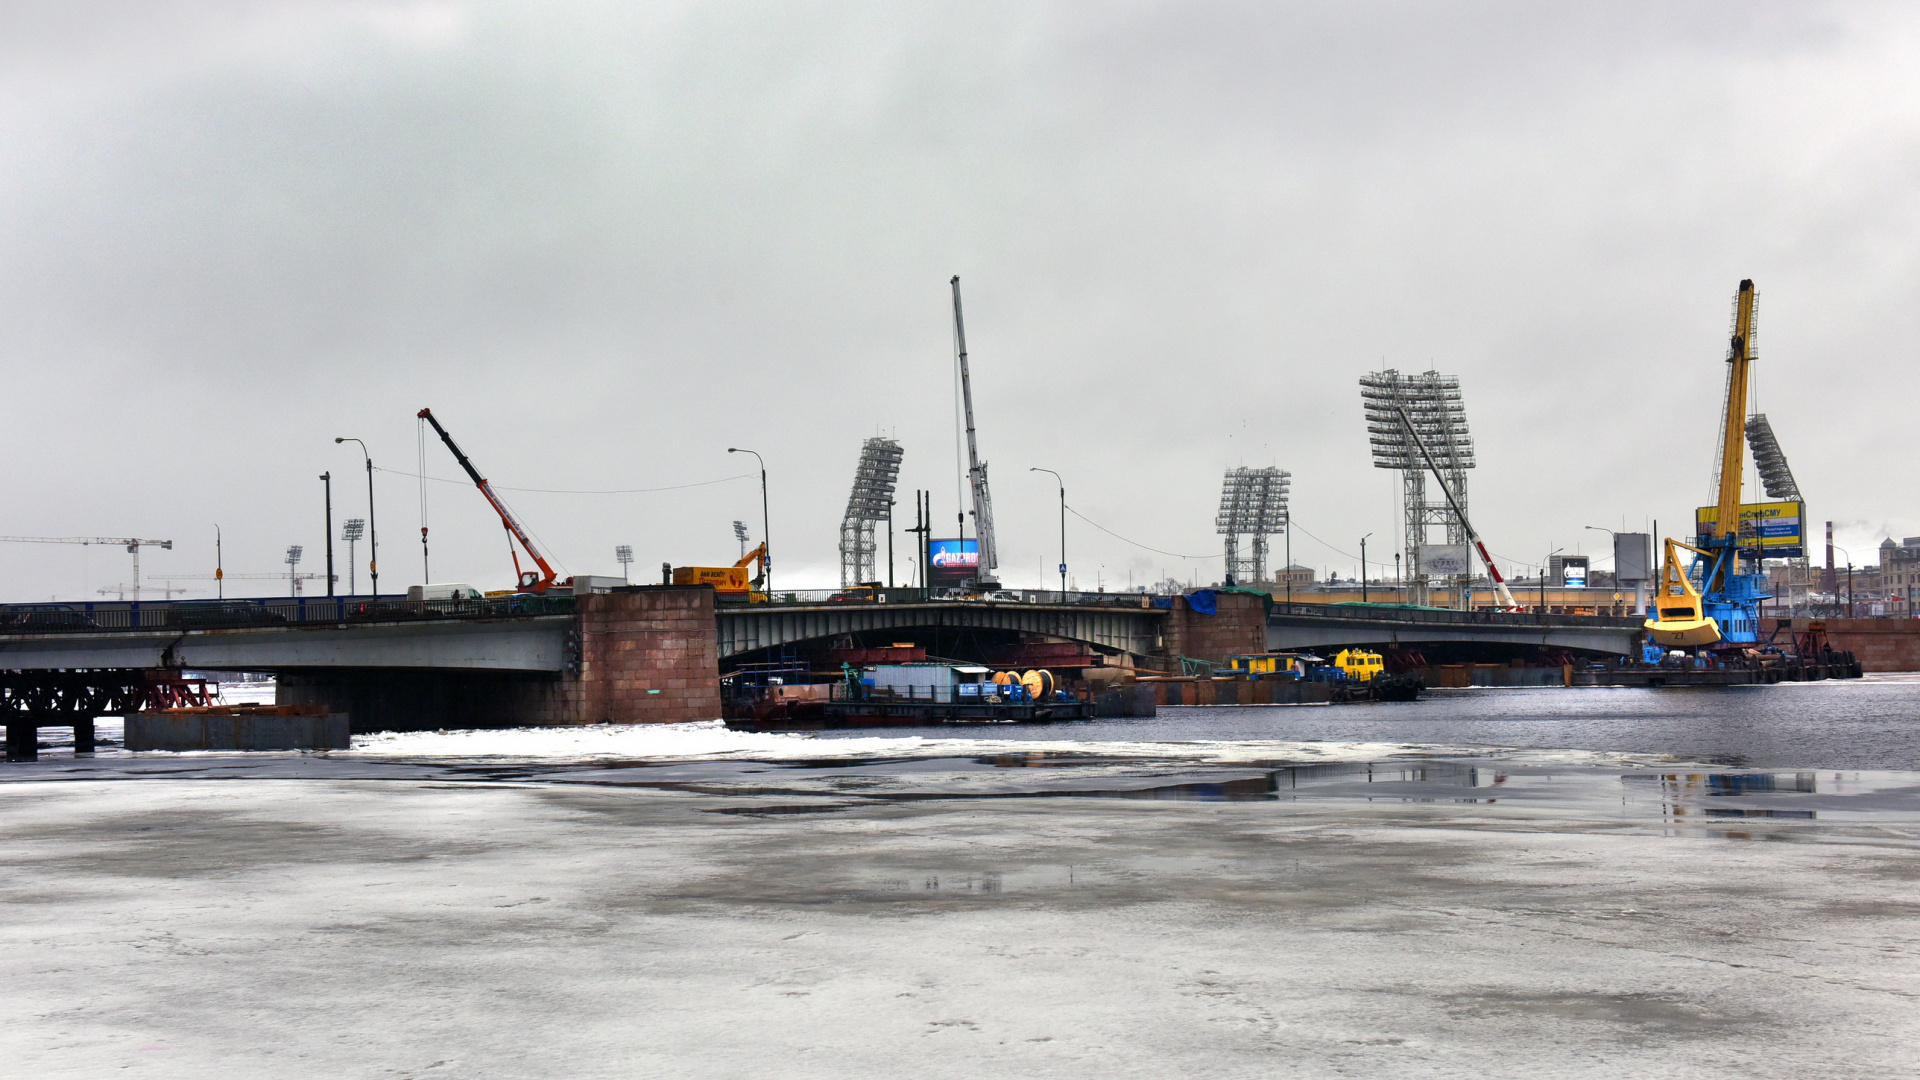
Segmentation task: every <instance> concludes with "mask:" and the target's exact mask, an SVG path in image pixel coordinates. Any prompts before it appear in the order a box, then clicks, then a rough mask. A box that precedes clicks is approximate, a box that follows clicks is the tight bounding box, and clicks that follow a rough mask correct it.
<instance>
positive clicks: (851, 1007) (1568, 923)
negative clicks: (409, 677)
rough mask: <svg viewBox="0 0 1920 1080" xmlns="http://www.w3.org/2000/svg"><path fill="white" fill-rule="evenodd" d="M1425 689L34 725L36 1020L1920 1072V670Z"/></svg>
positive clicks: (506, 1054)
mask: <svg viewBox="0 0 1920 1080" xmlns="http://www.w3.org/2000/svg"><path fill="white" fill-rule="evenodd" d="M1701 702H1704V703H1705V704H1704V705H1702V704H1699V703H1701ZM1390 708H1391V707H1387V706H1381V707H1352V708H1337V709H1329V708H1321V709H1291V710H1287V709H1277V710H1276V709H1241V710H1232V709H1223V710H1212V711H1205V710H1179V711H1171V710H1170V711H1169V712H1168V713H1166V714H1164V715H1163V716H1161V717H1159V718H1155V719H1152V720H1139V721H1131V722H1121V721H1114V722H1105V723H1100V724H1092V725H1074V726H1071V727H1068V726H1063V727H1060V728H1053V729H1037V730H1025V731H1013V732H1008V731H1004V730H994V731H963V732H954V731H949V730H942V731H929V732H909V733H889V734H887V735H886V736H883V737H876V736H874V735H871V734H861V735H852V736H848V737H838V736H834V737H806V736H785V735H743V734H738V733H731V732H727V731H724V730H720V729H717V728H715V727H714V726H711V725H687V726H679V727H674V728H665V729H662V728H645V729H614V728H593V729H578V730H563V731H554V730H547V731H513V732H447V733H434V732H422V733H411V734H405V735H393V736H373V737H364V738H361V739H358V740H356V747H355V749H354V750H352V751H346V752H339V753H332V754H323V755H322V754H316V755H298V754H289V755H252V756H241V755H197V754H196V755H166V754H142V755H127V754H124V753H116V752H106V753H102V754H101V755H99V756H98V757H97V758H95V759H94V760H92V761H87V760H84V759H81V760H75V759H73V758H72V757H71V756H70V755H68V754H67V753H65V752H64V751H62V750H59V749H55V750H52V751H50V752H48V753H47V754H46V756H45V758H44V760H42V761H41V762H39V763H35V764H14V765H8V766H6V767H5V768H4V769H0V849H3V850H4V865H5V866H6V867H7V870H6V873H5V875H4V877H3V878H0V899H3V900H4V906H0V912H3V913H4V915H0V919H4V922H3V923H0V935H4V938H3V939H0V980H4V983H3V984H4V986H5V987H6V988H7V989H6V992H5V995H4V998H0V1000H4V1002H5V1006H4V1009H5V1011H4V1013H0V1055H3V1056H0V1060H5V1061H7V1062H8V1063H9V1064H8V1071H9V1074H10V1075H20V1076H36V1077H38V1076H76V1077H96V1076H102V1075H108V1074H114V1075H121V1074H127V1075H146V1076H161V1077H194V1078H208V1077H259V1076H296V1077H307V1076H313V1077H322V1076H324V1077H361V1076H365V1077H375V1076H380V1077H437V1076H446V1077H559V1076H565V1077H634V1076H662V1077H666V1076H673V1077H689V1076H690V1077H736V1076H738V1077H747V1076H753V1077H760V1076H779V1077H840V1076H874V1077H892V1076H903V1077H904V1076H924V1075H934V1074H938V1075H956V1076H1009V1077H1012V1076H1021V1077H1024V1076H1069V1077H1081V1076H1086V1077H1095V1076H1097V1077H1135V1076H1138V1077H1147V1076H1153V1077H1166V1076H1250V1077H1251V1076H1260V1077H1269V1076H1275V1075H1286V1076H1306V1077H1321V1076H1325V1077H1333V1076H1348V1077H1352V1076H1380V1077H1421V1076H1448V1077H1452V1076H1460V1077H1466V1076H1473V1077H1528V1078H1537V1077H1541V1076H1554V1077H1562V1076H1594V1077H1601V1076H1605V1077H1613V1076H1623V1077H1624V1076H1632V1077H1644V1076H1676V1077H1691V1076H1703V1075H1716V1076H1717V1075H1739V1076H1743V1077H1776V1076H1777V1077H1795V1078H1801V1077H1825V1076H1833V1077H1841V1076H1845V1077H1850V1078H1856V1077H1895V1076H1910V1075H1912V1074H1913V1065H1912V1061H1913V1057H1914V1055H1913V1052H1912V1049H1911V1048H1912V1046H1913V1045H1915V1040H1916V1037H1920V963H1917V962H1916V961H1917V952H1920V942H1916V938H1917V937H1920V901H1916V899H1915V895H1914V890H1915V885H1916V882H1917V881H1920V850H1916V849H1917V848H1920V762H1917V761H1916V755H1915V751H1914V741H1913V739H1912V738H1911V735H1910V734H1909V733H1910V732H1911V731H1912V730H1914V728H1915V720H1914V718H1915V716H1916V714H1920V685H1915V684H1912V683H1908V682H1904V681H1902V680H1898V679H1893V680H1877V681H1873V682H1871V683H1861V684H1852V685H1848V684H1829V685H1825V686H1822V685H1815V686H1781V687H1771V688H1764V689H1755V690H1742V691H1738V692H1725V691H1722V692H1718V694H1717V695H1716V696H1713V697H1706V696H1703V695H1700V694H1698V693H1696V692H1692V691H1638V690H1609V691H1488V692H1482V693H1477V694H1476V693H1462V694H1454V695H1436V696H1435V698H1433V699H1432V700H1431V701H1429V702H1423V703H1421V704H1419V705H1416V706H1412V707H1409V708H1408V709H1406V710H1404V711H1400V712H1398V713H1394V712H1390V711H1389V709H1390ZM1009 735H1012V736H1018V737H1014V738H1009V737H1008V736H1009Z"/></svg>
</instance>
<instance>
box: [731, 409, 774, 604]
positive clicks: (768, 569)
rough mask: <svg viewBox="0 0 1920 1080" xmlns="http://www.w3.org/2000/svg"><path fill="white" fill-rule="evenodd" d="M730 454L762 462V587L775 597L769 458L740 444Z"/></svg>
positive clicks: (733, 447)
mask: <svg viewBox="0 0 1920 1080" xmlns="http://www.w3.org/2000/svg"><path fill="white" fill-rule="evenodd" d="M727 453H729V454H752V455H753V460H755V461H757V462H759V463H760V543H761V544H762V545H764V546H765V547H766V549H767V550H766V552H765V553H764V554H762V555H761V556H760V587H761V588H763V589H765V590H766V591H767V598H768V599H772V598H773V534H772V528H771V525H770V522H769V521H768V515H767V459H766V458H763V457H761V456H760V454H759V453H758V452H757V451H754V450H746V449H743V448H741V447H738V446H729V447H727Z"/></svg>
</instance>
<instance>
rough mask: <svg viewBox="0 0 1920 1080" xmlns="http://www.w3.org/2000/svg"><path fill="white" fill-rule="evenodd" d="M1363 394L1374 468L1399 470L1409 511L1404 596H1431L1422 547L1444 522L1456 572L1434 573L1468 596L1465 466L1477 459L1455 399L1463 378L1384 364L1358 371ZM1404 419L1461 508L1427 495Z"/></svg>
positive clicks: (1415, 599)
mask: <svg viewBox="0 0 1920 1080" xmlns="http://www.w3.org/2000/svg"><path fill="white" fill-rule="evenodd" d="M1360 399H1361V401H1362V402H1363V403H1364V404H1365V406H1366V411H1367V438H1368V441H1369V442H1370V443H1371V444H1372V445H1373V467H1374V468H1376V469H1398V470H1399V471H1400V483H1401V508H1402V510H1403V511H1404V513H1405V515H1406V536H1405V541H1404V544H1405V549H1406V550H1405V559H1406V562H1405V565H1406V567H1407V571H1406V588H1407V602H1409V603H1413V604H1425V603H1427V602H1428V589H1429V587H1430V585H1431V584H1432V583H1433V582H1434V581H1435V578H1436V575H1435V574H1434V573H1432V572H1431V571H1430V569H1429V567H1428V566H1427V560H1426V559H1425V558H1424V557H1423V554H1422V549H1423V548H1427V547H1429V546H1430V544H1429V537H1428V533H1429V530H1430V529H1431V528H1432V527H1433V526H1442V527H1444V528H1445V529H1446V537H1447V538H1446V544H1447V545H1448V547H1449V548H1451V549H1453V550H1452V551H1450V552H1449V559H1448V561H1449V562H1450V563H1451V564H1452V566H1453V567H1454V568H1455V571H1456V572H1454V573H1451V574H1447V575H1444V576H1442V577H1440V578H1439V580H1441V581H1443V582H1445V583H1446V584H1449V585H1451V586H1453V595H1454V598H1455V602H1456V603H1458V602H1460V599H1461V598H1462V597H1464V596H1465V595H1466V587H1467V584H1468V582H1469V580H1470V575H1469V574H1468V573H1467V572H1466V571H1467V569H1468V568H1469V567H1470V565H1471V564H1470V562H1469V560H1468V556H1467V553H1466V546H1467V544H1468V543H1469V540H1470V538H1469V536H1468V534H1467V528H1466V523H1465V522H1463V521H1462V520H1461V517H1462V516H1463V515H1464V514H1465V513H1466V509H1467V470H1468V469H1471V468H1473V467H1474V465H1475V461H1474V456H1473V437H1472V436H1471V435H1469V434H1468V433H1467V410H1466V406H1465V404H1463V403H1462V402H1461V399H1460V380H1459V379H1458V378H1455V377H1454V376H1451V375H1442V374H1440V373H1439V372H1437V371H1426V372H1422V373H1420V374H1418V375H1413V374H1402V373H1400V372H1399V371H1396V370H1395V369H1393V368H1388V369H1386V370H1385V371H1376V372H1373V373H1371V374H1368V375H1363V376H1361V378H1360ZM1403 410H1404V411H1403ZM1409 422H1410V423H1411V424H1412V425H1413V428H1414V431H1417V432H1418V434H1419V442H1420V443H1424V444H1425V446H1426V451H1427V453H1428V454H1430V455H1432V457H1433V465H1434V470H1435V471H1436V472H1438V473H1440V474H1441V475H1442V476H1444V477H1445V478H1446V486H1447V487H1448V488H1450V489H1451V490H1452V492H1453V497H1454V498H1455V499H1456V500H1458V502H1459V504H1460V512H1459V513H1455V512H1454V511H1453V509H1452V508H1451V507H1449V506H1448V505H1447V502H1446V499H1445V498H1444V497H1443V498H1442V499H1441V500H1440V501H1438V502H1429V501H1428V500H1427V468H1426V462H1425V460H1424V459H1423V458H1422V456H1421V453H1420V450H1419V446H1418V445H1417V444H1416V442H1415V439H1414V437H1413V432H1410V431H1408V424H1409Z"/></svg>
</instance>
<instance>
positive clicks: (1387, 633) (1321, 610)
mask: <svg viewBox="0 0 1920 1080" xmlns="http://www.w3.org/2000/svg"><path fill="white" fill-rule="evenodd" d="M1643 621H1644V620H1643V619H1642V618H1641V617H1640V616H1637V615H1635V616H1625V617H1622V616H1608V615H1552V614H1540V613H1534V612H1506V611H1445V610H1439V609H1434V608H1412V607H1398V606H1391V605H1385V604H1381V605H1370V604H1285V603H1276V604H1274V605H1273V607H1272V610H1270V611H1269V612H1268V613H1267V648H1268V649H1269V650H1272V651H1276V652H1290V651H1295V650H1313V649H1339V648H1345V647H1347V646H1365V647H1368V648H1383V649H1402V648H1423V647H1429V646H1435V645H1447V646H1454V647H1456V649H1455V651H1471V650H1472V649H1473V648H1474V647H1476V646H1481V647H1485V646H1493V647H1505V648H1510V649H1546V650H1554V651H1572V652H1587V653H1602V654H1607V655H1612V656H1628V655H1631V654H1632V653H1633V651H1634V648H1635V644H1636V640H1637V639H1638V637H1639V636H1640V634H1641V633H1642V630H1643Z"/></svg>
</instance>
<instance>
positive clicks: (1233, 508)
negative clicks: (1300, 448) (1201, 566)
mask: <svg viewBox="0 0 1920 1080" xmlns="http://www.w3.org/2000/svg"><path fill="white" fill-rule="evenodd" d="M1292 476H1293V474H1292V473H1290V472H1287V471H1285V470H1284V469H1281V468H1279V467H1278V466H1268V467H1267V468H1264V469H1252V468H1248V467H1247V466H1245V465H1242V466H1239V467H1237V468H1231V469H1228V470H1227V472H1226V478H1225V480H1224V482H1223V483H1222V484H1221V487H1220V510H1219V513H1218V514H1217V515H1216V516H1215V517H1214V529H1215V531H1216V532H1218V533H1219V534H1220V535H1221V536H1223V537H1225V538H1226V540H1225V548H1226V572H1227V574H1228V576H1230V577H1231V578H1232V579H1233V580H1234V582H1235V583H1236V584H1243V585H1244V584H1248V583H1251V582H1256V581H1266V580H1268V579H1269V577H1270V575H1269V574H1268V573H1267V537H1268V536H1271V535H1272V534H1274V533H1277V532H1279V531H1281V530H1282V529H1284V528H1286V523H1287V492H1288V487H1289V484H1290V480H1291V477H1292ZM1242 536H1248V537H1251V538H1252V551H1253V554H1252V556H1251V557H1248V558H1243V557H1242V556H1241V555H1240V537H1242Z"/></svg>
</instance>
